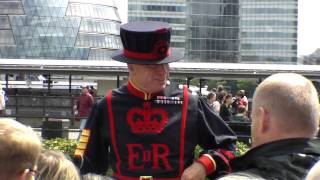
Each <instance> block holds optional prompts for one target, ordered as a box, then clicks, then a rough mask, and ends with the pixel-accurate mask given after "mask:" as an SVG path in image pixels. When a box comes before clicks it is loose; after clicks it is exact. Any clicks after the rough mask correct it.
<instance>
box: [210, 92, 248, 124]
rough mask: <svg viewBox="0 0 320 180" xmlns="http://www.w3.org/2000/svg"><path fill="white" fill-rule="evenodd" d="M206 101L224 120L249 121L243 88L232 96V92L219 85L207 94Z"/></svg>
mask: <svg viewBox="0 0 320 180" xmlns="http://www.w3.org/2000/svg"><path fill="white" fill-rule="evenodd" d="M206 98H207V102H208V104H209V105H210V107H211V108H212V109H213V111H214V112H216V113H217V114H219V115H220V116H221V118H222V119H223V120H224V121H226V122H231V121H234V122H250V119H249V118H248V117H249V112H248V109H249V108H248V107H249V102H248V98H247V96H246V95H245V90H239V91H238V92H237V93H236V95H235V96H234V97H233V96H232V94H230V93H228V91H226V90H224V88H223V87H222V86H219V87H218V88H217V90H215V89H214V90H212V91H210V92H209V94H208V95H207V97H206Z"/></svg>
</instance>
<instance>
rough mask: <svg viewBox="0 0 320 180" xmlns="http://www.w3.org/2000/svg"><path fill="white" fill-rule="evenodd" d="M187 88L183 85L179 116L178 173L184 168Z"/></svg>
mask: <svg viewBox="0 0 320 180" xmlns="http://www.w3.org/2000/svg"><path fill="white" fill-rule="evenodd" d="M188 95H189V94H188V88H187V86H183V107H182V118H181V130H180V173H179V175H180V176H181V175H182V172H183V170H184V144H185V134H186V131H185V130H186V120H187V111H188V100H189V96H188Z"/></svg>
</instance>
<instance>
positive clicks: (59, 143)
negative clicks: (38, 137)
mask: <svg viewBox="0 0 320 180" xmlns="http://www.w3.org/2000/svg"><path fill="white" fill-rule="evenodd" d="M42 147H43V149H46V150H53V151H60V152H62V153H64V154H66V155H69V156H70V157H72V156H73V155H74V151H75V149H76V147H77V141H76V140H68V139H64V138H55V139H46V140H44V141H42Z"/></svg>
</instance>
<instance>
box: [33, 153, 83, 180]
mask: <svg viewBox="0 0 320 180" xmlns="http://www.w3.org/2000/svg"><path fill="white" fill-rule="evenodd" d="M38 173H39V175H38V178H39V179H41V180H60V179H68V180H80V176H79V172H78V170H77V168H76V167H75V165H74V164H73V163H72V162H71V161H70V159H69V158H67V157H66V156H65V155H64V154H63V153H61V152H56V151H44V152H43V153H42V154H41V155H40V157H39V160H38Z"/></svg>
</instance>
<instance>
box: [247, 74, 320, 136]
mask: <svg viewBox="0 0 320 180" xmlns="http://www.w3.org/2000/svg"><path fill="white" fill-rule="evenodd" d="M261 107H263V108H264V109H265V110H266V111H267V112H268V113H269V115H270V116H271V117H272V118H273V119H275V120H276V125H277V127H278V128H279V129H280V130H282V131H283V132H284V133H289V134H290V133H296V134H306V136H308V135H310V136H311V135H315V134H316V132H317V128H318V125H319V122H318V121H319V100H318V94H317V91H316V89H315V87H314V86H313V84H312V83H311V82H310V81H309V80H308V79H306V78H305V77H303V76H301V75H298V74H292V73H282V74H275V75H272V76H270V77H268V78H267V79H265V80H264V81H263V82H262V83H261V84H260V85H259V86H258V88H257V89H256V91H255V93H254V96H253V103H252V114H253V120H254V116H255V114H256V113H257V111H258V109H259V108H261Z"/></svg>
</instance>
